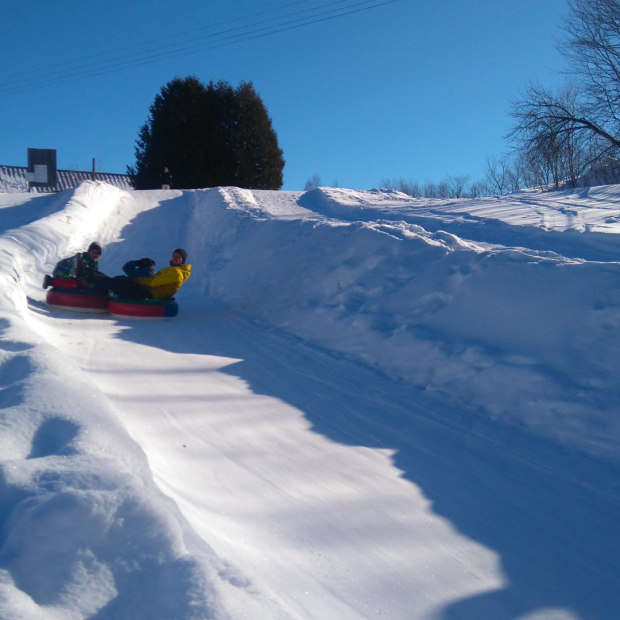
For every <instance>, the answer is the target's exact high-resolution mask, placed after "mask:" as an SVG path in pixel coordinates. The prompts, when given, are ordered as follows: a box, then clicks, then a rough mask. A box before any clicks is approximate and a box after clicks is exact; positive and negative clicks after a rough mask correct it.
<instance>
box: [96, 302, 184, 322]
mask: <svg viewBox="0 0 620 620" xmlns="http://www.w3.org/2000/svg"><path fill="white" fill-rule="evenodd" d="M108 310H109V311H110V314H112V315H113V316H122V317H132V318H147V319H158V318H166V317H172V316H176V315H177V313H178V312H179V304H177V302H176V301H175V300H174V298H172V299H122V298H111V299H110V302H109V304H108Z"/></svg>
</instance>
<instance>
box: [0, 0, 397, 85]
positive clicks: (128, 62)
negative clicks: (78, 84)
mask: <svg viewBox="0 0 620 620" xmlns="http://www.w3.org/2000/svg"><path fill="white" fill-rule="evenodd" d="M398 1H399V0H361V1H360V0H355V1H354V0H339V1H337V2H329V3H323V4H320V5H317V6H314V7H310V8H304V9H303V10H294V11H293V12H289V13H288V14H283V13H282V11H283V10H285V9H289V8H292V7H297V6H299V5H300V4H307V3H306V2H300V1H296V2H291V3H288V4H285V5H280V6H279V7H275V8H274V9H265V10H262V11H258V12H255V13H252V14H250V15H247V16H245V17H241V18H240V19H237V20H234V23H236V24H238V23H240V22H243V21H247V20H248V19H252V18H255V17H258V16H262V15H268V14H270V13H274V12H276V13H277V14H276V15H275V16H274V17H268V18H267V19H263V20H259V21H253V22H250V23H249V24H246V25H237V26H232V27H226V26H228V24H230V23H232V22H233V20H229V21H225V22H221V23H219V24H216V25H212V26H211V27H210V29H207V32H205V31H204V29H203V28H194V29H191V30H187V31H185V32H184V33H182V34H179V35H169V36H167V37H164V38H163V39H159V40H158V41H153V42H146V43H143V44H138V45H134V46H130V47H127V48H124V49H122V50H118V49H117V50H115V52H114V53H105V54H99V55H96V56H91V57H85V58H83V59H80V60H77V61H72V62H67V63H64V64H62V65H55V66H54V68H51V67H48V68H38V69H33V70H31V71H30V72H28V73H27V74H24V73H21V74H20V75H19V77H18V76H15V77H14V79H8V80H6V81H4V82H0V89H1V90H2V92H3V94H5V95H6V94H9V93H21V92H24V91H28V90H34V89H38V88H41V87H45V86H52V85H57V84H62V83H66V82H72V81H76V80H80V79H84V78H87V77H94V76H98V75H103V74H106V73H111V72H113V71H118V70H124V69H127V68H132V67H139V66H145V65H149V64H154V63H157V62H160V61H162V60H164V59H169V58H177V57H180V56H187V55H191V54H196V53H199V52H203V51H206V50H209V49H215V48H219V47H224V46H227V45H236V44H239V43H243V42H246V41H249V40H252V39H258V38H264V37H267V36H272V35H274V34H278V33H282V32H288V31H291V30H295V29H299V28H304V27H307V26H310V25H312V24H317V23H321V22H325V21H329V20H334V19H339V18H342V17H346V16H349V15H353V14H354V13H360V12H363V11H368V10H371V9H375V8H378V7H381V6H384V5H388V4H393V3H395V2H398ZM217 28H219V29H217ZM209 30H213V31H212V32H209ZM162 41H169V42H167V43H165V42H164V43H162ZM175 41H176V42H175ZM132 50H137V51H132Z"/></svg>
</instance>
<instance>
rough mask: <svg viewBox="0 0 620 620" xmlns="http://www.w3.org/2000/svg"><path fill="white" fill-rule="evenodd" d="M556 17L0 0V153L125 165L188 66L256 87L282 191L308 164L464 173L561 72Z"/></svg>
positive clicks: (431, 1) (214, 2)
mask: <svg viewBox="0 0 620 620" xmlns="http://www.w3.org/2000/svg"><path fill="white" fill-rule="evenodd" d="M345 13H347V14H345ZM567 13H568V6H567V3H566V0H544V1H543V2H541V1H540V0H502V1H501V2H498V1H497V0H469V1H466V0H394V1H391V2H390V1H389V0H366V1H363V0H341V1H337V0H334V1H331V2H328V1H327V0H306V1H303V2H302V1H293V0H261V1H260V2H259V1H257V0H209V1H207V0H177V1H176V2H172V1H164V0H162V1H157V0H152V1H150V2H149V1H146V0H131V1H128V0H123V1H121V0H106V1H105V2H104V1H93V2H84V1H83V0H56V1H55V2H44V3H42V2H39V1H38V0H19V1H11V0H0V17H1V20H0V41H1V43H0V50H1V52H2V53H1V56H2V58H3V59H4V62H2V63H1V64H0V92H2V97H1V98H0V118H1V119H2V120H1V125H2V128H1V137H0V164H5V165H26V151H27V148H28V147H35V148H55V149H57V151H58V167H59V168H63V169H67V168H69V169H82V170H89V169H90V168H91V162H92V159H93V158H95V159H96V162H97V168H98V169H99V170H101V171H105V172H125V171H126V167H127V165H131V164H133V163H134V146H135V140H136V137H137V135H138V131H139V129H140V127H141V125H142V124H144V122H145V121H146V119H147V116H148V108H149V106H150V104H151V103H152V102H153V99H154V97H155V96H156V94H157V93H158V92H159V90H160V89H161V87H162V86H163V85H164V84H166V83H167V82H169V81H170V80H171V79H173V78H174V77H185V76H188V75H195V76H197V77H198V78H200V79H201V80H202V81H203V82H205V83H206V82H209V81H210V80H213V81H218V80H224V81H227V82H229V83H231V84H232V85H233V86H237V85H238V84H239V83H240V82H241V81H251V82H253V83H254V87H255V89H256V91H257V92H258V93H259V95H260V96H261V98H262V100H263V102H264V103H265V105H266V107H267V110H268V112H269V114H270V116H271V119H272V123H273V127H274V129H275V131H276V133H277V135H278V140H279V143H280V146H281V148H282V149H283V151H284V158H285V160H286V166H285V169H284V186H283V189H285V190H301V189H303V187H304V185H305V183H306V181H307V180H308V179H309V178H310V177H312V176H313V175H314V174H318V175H319V177H320V179H321V182H322V184H323V185H334V184H337V185H339V186H340V187H348V188H353V189H370V188H373V187H377V186H379V185H381V182H382V181H384V180H385V179H399V178H403V179H406V180H410V181H418V182H419V183H421V184H423V183H426V182H435V183H436V182H440V181H442V180H444V179H445V178H446V177H447V176H456V175H469V176H470V177H471V180H472V181H473V180H476V179H479V178H481V177H482V176H484V167H485V159H486V158H487V157H488V156H491V157H493V156H499V155H501V154H502V153H503V152H505V151H506V150H507V148H508V146H507V144H506V142H505V139H504V137H505V134H506V132H507V131H508V130H509V128H510V126H511V123H512V119H511V117H510V104H511V101H513V100H514V99H515V98H517V97H518V96H519V94H520V93H521V92H522V91H523V90H524V88H525V87H526V86H527V84H528V83H529V82H531V81H539V82H542V83H544V84H546V85H553V84H557V83H559V82H560V81H561V80H562V79H563V78H562V77H561V76H560V75H559V71H560V70H561V69H562V68H564V60H563V58H562V57H561V56H560V54H559V53H558V52H557V49H556V43H557V41H558V40H559V39H560V38H561V30H560V27H559V24H560V20H561V18H562V17H564V16H565V15H566V14H567ZM339 15H340V16H339ZM325 18H329V19H325ZM319 19H320V21H319ZM305 22H313V23H307V25H302V24H303V23H305ZM274 30H279V32H274ZM258 34H260V35H262V36H256V35H258Z"/></svg>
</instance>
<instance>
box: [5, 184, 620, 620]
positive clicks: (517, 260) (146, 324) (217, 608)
mask: <svg viewBox="0 0 620 620" xmlns="http://www.w3.org/2000/svg"><path fill="white" fill-rule="evenodd" d="M0 233H1V236H0V329H1V330H2V331H1V340H0V449H1V450H0V459H1V461H0V618H3V619H4V618H6V619H11V620H13V619H31V618H32V619H35V618H37V619H38V618H40V619H47V618H52V619H62V620H64V619H71V620H73V619H77V618H97V619H104V618H105V619H107V618H109V619H112V618H114V619H115V620H116V619H119V618H120V619H125V618H126V619H130V618H131V619H135V618H149V619H157V618H162V619H163V618H175V619H176V618H178V619H193V618H234V619H236V618H250V619H253V620H254V619H259V620H262V619H269V618H276V619H284V618H287V619H288V618H296V619H297V618H298V619H308V618H310V619H317V620H326V619H329V620H331V619H334V620H335V619H348V618H352V619H354V618H375V617H381V618H391V619H399V620H400V619H402V620H415V619H418V618H420V619H421V618H424V619H426V618H428V619H430V618H433V619H436V618H446V619H447V618H459V619H468V620H480V619H483V618H485V619H486V618H489V619H491V618H492V619H508V618H511V619H512V618H527V619H528V620H532V619H537V620H538V619H541V618H545V619H549V618H551V619H553V620H556V619H563V620H566V619H571V620H572V619H575V618H596V619H600V618H604V619H606V618H610V619H611V618H616V617H617V611H618V609H619V608H620V594H619V592H620V536H619V535H618V523H620V506H619V499H618V480H619V479H620V478H619V477H618V474H619V473H620V472H619V467H618V463H619V456H620V422H619V416H618V411H619V404H620V399H619V395H620V388H619V385H620V384H619V382H618V375H619V372H620V341H619V340H620V338H619V328H620V262H619V261H620V245H619V243H618V242H619V241H620V236H619V233H620V186H608V187H600V188H592V189H581V190H576V191H574V192H571V191H562V192H548V193H542V192H535V191H530V192H522V193H518V194H513V195H510V196H502V197H497V198H484V199H478V200H470V199H468V200H453V201H439V200H420V199H413V198H410V197H408V196H405V195H403V194H400V193H397V192H393V191H380V190H373V191H368V192H359V191H353V190H346V189H327V188H319V189H316V190H313V191H310V192H307V193H301V192H275V191H274V192H271V191H249V190H241V189H238V188H217V189H207V190H193V191H176V190H170V191H142V192H125V191H122V190H119V189H117V188H114V187H112V186H109V185H105V184H97V183H85V184H83V185H82V186H80V187H79V188H77V189H76V190H73V191H70V192H64V193H60V194H56V195H45V196H41V195H30V194H24V193H4V194H2V193H0ZM94 239H97V240H99V241H100V242H101V243H102V244H103V246H104V253H103V256H102V258H101V269H102V270H103V271H105V272H106V273H108V274H109V275H116V274H118V273H121V267H122V265H123V263H124V262H125V261H127V260H129V259H131V258H139V257H141V256H151V257H152V258H154V259H155V260H156V261H157V265H158V268H162V267H164V266H166V265H167V262H168V260H169V257H170V254H171V253H172V250H173V249H175V248H176V247H185V248H186V249H187V251H188V253H189V259H188V262H190V263H191V264H192V275H191V278H190V279H189V280H188V282H187V283H186V284H185V285H184V286H183V288H182V289H181V290H180V292H179V294H178V295H177V300H178V302H179V305H180V312H179V315H178V316H177V317H175V318H173V319H167V320H151V321H135V320H134V321H130V320H120V319H115V318H111V317H109V316H92V315H79V314H70V313H63V312H61V311H58V310H52V309H50V308H48V307H47V306H46V304H45V301H44V299H45V291H44V290H43V289H42V288H41V282H42V279H43V275H44V274H45V273H49V272H51V270H52V269H53V266H54V264H55V263H56V261H57V260H58V259H59V258H62V257H65V256H68V255H70V254H72V253H74V252H77V251H79V250H84V249H85V248H86V247H87V245H88V243H89V242H90V241H92V240H94Z"/></svg>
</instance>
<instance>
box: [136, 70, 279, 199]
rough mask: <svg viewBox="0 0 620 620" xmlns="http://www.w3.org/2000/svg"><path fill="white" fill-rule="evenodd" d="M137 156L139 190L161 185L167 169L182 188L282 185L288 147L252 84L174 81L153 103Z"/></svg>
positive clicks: (175, 182) (141, 130)
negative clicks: (280, 140)
mask: <svg viewBox="0 0 620 620" xmlns="http://www.w3.org/2000/svg"><path fill="white" fill-rule="evenodd" d="M135 154H136V163H135V166H133V167H129V168H128V173H129V174H130V175H131V177H132V180H133V184H134V187H135V188H136V189H149V188H157V187H160V186H161V180H160V175H161V173H162V171H163V169H164V167H168V168H169V169H170V172H171V173H172V184H173V186H174V187H179V188H198V187H216V186H223V185H235V186H237V187H244V188H253V189H280V187H282V170H283V168H284V159H283V157H282V150H281V149H280V148H279V146H278V139H277V136H276V133H275V131H274V130H273V128H272V126H271V119H270V118H269V115H268V113H267V110H266V108H265V106H264V105H263V102H262V101H261V99H260V97H259V96H258V94H257V93H256V91H255V90H254V87H253V85H252V84H251V83H242V84H241V85H240V86H239V87H238V88H237V89H234V88H232V87H231V86H230V85H229V84H228V83H226V82H221V81H220V82H218V83H217V84H214V83H213V82H210V83H209V84H208V85H207V86H205V85H203V84H202V83H201V82H200V81H199V80H198V79H197V78H195V77H187V78H184V79H181V78H176V79H174V80H172V81H171V82H169V83H168V84H167V85H166V86H164V87H163V88H162V89H161V92H160V93H159V94H158V95H157V96H156V97H155V100H154V102H153V104H152V105H151V106H150V108H149V117H148V119H147V122H146V123H145V124H144V125H143V126H142V128H141V129H140V132H139V134H138V140H137V141H136V149H135Z"/></svg>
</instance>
